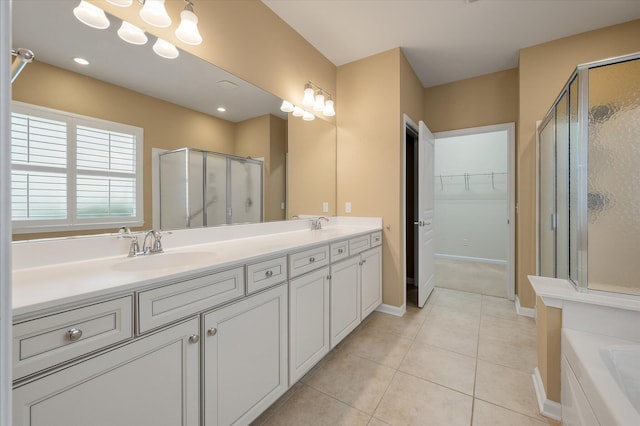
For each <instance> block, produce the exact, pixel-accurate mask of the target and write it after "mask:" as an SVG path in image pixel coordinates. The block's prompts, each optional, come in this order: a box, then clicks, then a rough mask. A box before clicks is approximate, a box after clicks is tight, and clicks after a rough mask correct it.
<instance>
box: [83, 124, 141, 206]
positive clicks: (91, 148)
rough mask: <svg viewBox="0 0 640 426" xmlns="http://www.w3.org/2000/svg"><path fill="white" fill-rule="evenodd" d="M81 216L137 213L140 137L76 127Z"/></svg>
mask: <svg viewBox="0 0 640 426" xmlns="http://www.w3.org/2000/svg"><path fill="white" fill-rule="evenodd" d="M76 146H77V148H76V149H77V154H76V161H77V165H78V167H77V173H78V176H77V180H76V185H77V190H76V202H77V210H76V215H77V217H78V218H81V219H87V218H100V217H103V218H104V217H130V216H135V215H136V137H135V135H130V134H125V133H118V132H112V131H109V130H103V129H97V128H92V127H88V126H81V125H79V126H77V127H76Z"/></svg>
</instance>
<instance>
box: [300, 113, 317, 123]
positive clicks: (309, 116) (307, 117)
mask: <svg viewBox="0 0 640 426" xmlns="http://www.w3.org/2000/svg"><path fill="white" fill-rule="evenodd" d="M315 118H316V116H315V115H313V114H312V113H310V112H309V111H305V112H304V115H303V116H302V119H303V120H304V121H313V120H315Z"/></svg>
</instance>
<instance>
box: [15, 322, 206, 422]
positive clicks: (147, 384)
mask: <svg viewBox="0 0 640 426" xmlns="http://www.w3.org/2000/svg"><path fill="white" fill-rule="evenodd" d="M198 340H199V324H198V320H197V318H196V317H193V318H192V319H190V320H188V321H185V322H182V323H179V324H176V325H173V326H171V327H168V328H166V329H163V330H162V331H160V332H157V333H153V334H150V335H148V336H146V337H144V338H142V339H139V340H136V341H134V342H132V343H129V344H125V345H123V346H119V347H117V348H115V349H112V350H109V351H107V352H103V353H102V354H100V355H97V356H94V357H89V358H87V359H85V360H83V361H81V362H78V363H77V364H73V365H71V366H69V367H67V368H64V369H61V370H59V371H57V372H54V373H52V374H48V375H44V376H41V378H38V379H36V380H33V381H29V382H25V383H23V384H21V385H18V386H16V387H14V390H13V424H14V425H15V426H26V425H29V426H87V425H91V426H115V425H154V426H162V425H166V426H175V425H185V426H187V425H189V426H190V425H194V426H195V425H198V423H199V402H198V401H199V361H200V345H199V343H198Z"/></svg>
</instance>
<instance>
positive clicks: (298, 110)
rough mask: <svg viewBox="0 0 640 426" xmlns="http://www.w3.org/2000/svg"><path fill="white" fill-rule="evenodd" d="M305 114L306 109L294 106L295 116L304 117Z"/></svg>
mask: <svg viewBox="0 0 640 426" xmlns="http://www.w3.org/2000/svg"><path fill="white" fill-rule="evenodd" d="M303 115H304V110H303V109H302V108H300V107H299V106H297V107H293V116H294V117H302V116H303Z"/></svg>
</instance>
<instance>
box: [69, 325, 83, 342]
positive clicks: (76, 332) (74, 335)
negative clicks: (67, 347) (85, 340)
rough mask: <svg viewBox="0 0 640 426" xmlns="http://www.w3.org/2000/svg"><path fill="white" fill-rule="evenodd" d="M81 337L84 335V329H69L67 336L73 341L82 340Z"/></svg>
mask: <svg viewBox="0 0 640 426" xmlns="http://www.w3.org/2000/svg"><path fill="white" fill-rule="evenodd" d="M81 337H82V330H80V329H78V328H72V329H70V330H69V331H67V338H68V339H69V340H70V341H72V342H75V341H77V340H80V338H81Z"/></svg>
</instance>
